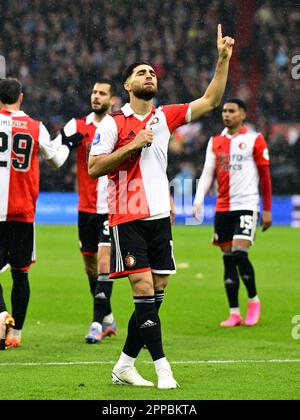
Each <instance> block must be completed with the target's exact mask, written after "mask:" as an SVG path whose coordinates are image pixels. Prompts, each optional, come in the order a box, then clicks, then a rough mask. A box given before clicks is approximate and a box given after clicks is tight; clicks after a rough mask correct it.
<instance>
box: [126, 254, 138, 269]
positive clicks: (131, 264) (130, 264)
mask: <svg viewBox="0 0 300 420" xmlns="http://www.w3.org/2000/svg"><path fill="white" fill-rule="evenodd" d="M124 262H125V265H126V266H127V267H128V268H132V267H134V266H135V265H136V258H135V257H134V256H133V255H131V254H128V255H127V257H125V259H124Z"/></svg>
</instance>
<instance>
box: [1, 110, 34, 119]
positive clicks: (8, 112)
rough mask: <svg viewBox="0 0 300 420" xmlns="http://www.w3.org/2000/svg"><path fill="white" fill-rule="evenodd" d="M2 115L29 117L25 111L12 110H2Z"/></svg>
mask: <svg viewBox="0 0 300 420" xmlns="http://www.w3.org/2000/svg"><path fill="white" fill-rule="evenodd" d="M0 112H1V114H4V115H7V116H9V117H27V116H28V115H27V114H25V112H23V111H14V110H10V109H1V111H0Z"/></svg>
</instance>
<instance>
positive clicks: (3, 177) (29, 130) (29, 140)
mask: <svg viewBox="0 0 300 420" xmlns="http://www.w3.org/2000/svg"><path fill="white" fill-rule="evenodd" d="M64 147H65V146H64ZM66 149H67V148H66ZM39 150H40V151H41V153H42V156H43V158H44V159H46V160H51V159H53V158H55V156H57V154H58V151H57V149H56V148H55V147H53V145H52V143H51V140H50V134H49V132H48V131H47V129H46V127H45V126H44V125H43V124H42V123H41V122H40V121H35V120H33V119H32V118H30V117H29V116H28V115H26V114H25V113H24V112H23V111H9V110H5V109H3V110H1V111H0V222H6V221H8V222H27V223H33V222H34V217H35V209H36V201H37V198H38V194H39V157H38V151H39ZM68 153H69V151H68V149H67V151H65V153H64V154H65V156H64V160H65V159H66V158H67V155H68ZM61 163H62V162H61ZM56 166H57V167H58V166H59V165H56Z"/></svg>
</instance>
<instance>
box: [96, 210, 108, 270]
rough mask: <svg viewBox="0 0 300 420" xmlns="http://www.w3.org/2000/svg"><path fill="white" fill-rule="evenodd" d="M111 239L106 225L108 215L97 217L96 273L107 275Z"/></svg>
mask: <svg viewBox="0 0 300 420" xmlns="http://www.w3.org/2000/svg"><path fill="white" fill-rule="evenodd" d="M110 249H111V239H110V232H109V224H108V214H101V215H99V224H98V272H99V274H105V273H109V269H110Z"/></svg>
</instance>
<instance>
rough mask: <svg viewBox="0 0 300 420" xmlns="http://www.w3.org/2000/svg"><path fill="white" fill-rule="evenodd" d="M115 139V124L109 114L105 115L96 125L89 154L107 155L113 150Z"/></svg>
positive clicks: (116, 135)
mask: <svg viewBox="0 0 300 420" xmlns="http://www.w3.org/2000/svg"><path fill="white" fill-rule="evenodd" d="M117 140H118V127H117V124H116V122H115V120H114V119H113V118H112V117H111V116H110V115H106V116H105V117H104V118H103V120H102V121H101V122H100V124H99V125H98V127H97V130H96V132H95V136H94V140H93V143H92V147H91V151H90V155H91V156H98V155H108V154H109V153H111V152H112V151H113V150H114V148H115V145H116V143H117Z"/></svg>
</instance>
